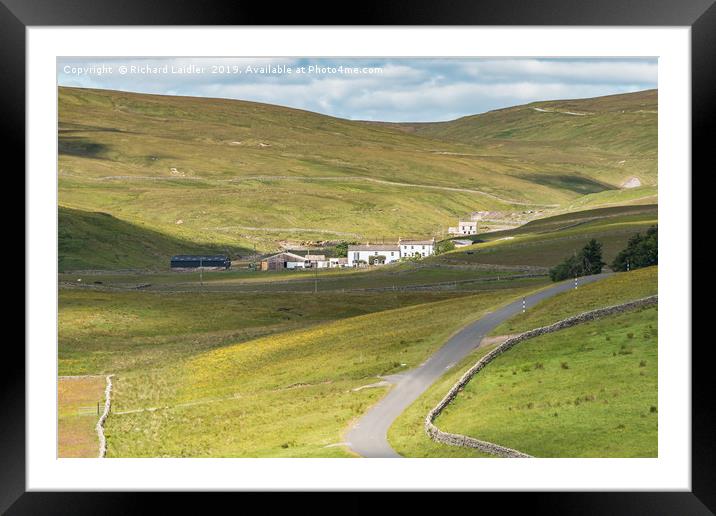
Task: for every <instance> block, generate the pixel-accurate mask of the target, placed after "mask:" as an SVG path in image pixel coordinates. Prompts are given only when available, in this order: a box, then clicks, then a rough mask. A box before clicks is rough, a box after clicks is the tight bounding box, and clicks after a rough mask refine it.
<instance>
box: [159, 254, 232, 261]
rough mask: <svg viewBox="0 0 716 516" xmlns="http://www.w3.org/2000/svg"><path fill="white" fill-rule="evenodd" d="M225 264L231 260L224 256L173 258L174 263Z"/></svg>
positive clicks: (182, 255) (190, 255) (180, 255)
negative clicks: (200, 262) (201, 262)
mask: <svg viewBox="0 0 716 516" xmlns="http://www.w3.org/2000/svg"><path fill="white" fill-rule="evenodd" d="M199 260H201V261H203V262H225V261H228V260H229V257H228V256H224V255H193V254H178V255H176V256H172V261H173V262H198V261H199Z"/></svg>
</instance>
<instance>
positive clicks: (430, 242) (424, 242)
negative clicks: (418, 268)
mask: <svg viewBox="0 0 716 516" xmlns="http://www.w3.org/2000/svg"><path fill="white" fill-rule="evenodd" d="M398 245H435V239H434V238H432V239H430V240H402V239H401V240H399V241H398Z"/></svg>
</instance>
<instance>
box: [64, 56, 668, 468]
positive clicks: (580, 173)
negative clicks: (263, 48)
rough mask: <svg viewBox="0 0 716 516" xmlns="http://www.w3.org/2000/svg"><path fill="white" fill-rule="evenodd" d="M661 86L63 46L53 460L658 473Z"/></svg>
mask: <svg viewBox="0 0 716 516" xmlns="http://www.w3.org/2000/svg"><path fill="white" fill-rule="evenodd" d="M657 72H658V60H657V59H656V58H624V57H619V58H609V57H600V58H556V57H552V58H521V57H514V58H336V57H331V58H296V57H290V58H288V57H287V58H280V57H275V58H260V57H256V58H246V57H241V58H239V57H236V58H228V57H215V58H211V57H206V58H194V57H192V58H188V57H147V58H141V57H127V58H120V57H106V58H105V57H66V58H58V59H57V120H58V125H57V158H58V167H57V171H56V174H57V176H56V177H57V199H58V205H57V249H58V262H57V278H58V279H57V281H58V285H57V287H58V290H57V298H58V300H57V304H58V313H57V317H58V320H57V338H58V341H57V349H56V353H57V410H58V420H57V457H59V458H101V459H112V458H134V457H142V458H184V457H202V458H207V457H208V458H249V457H257V458H345V459H361V458H391V457H392V458H453V457H454V458H533V457H534V458H645V457H647V458H648V457H658V455H659V453H658V451H659V440H658V412H659V407H658V388H657V386H658V376H657V371H658V124H657V121H658V84H657V75H658V73H657ZM662 86H663V85H662ZM486 464H493V462H486Z"/></svg>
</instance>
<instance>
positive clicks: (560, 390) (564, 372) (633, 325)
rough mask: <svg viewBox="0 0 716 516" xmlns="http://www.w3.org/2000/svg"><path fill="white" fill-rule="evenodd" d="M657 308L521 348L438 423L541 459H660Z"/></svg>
mask: <svg viewBox="0 0 716 516" xmlns="http://www.w3.org/2000/svg"><path fill="white" fill-rule="evenodd" d="M657 326H658V321H657V309H656V308H649V309H644V310H641V311H636V312H631V313H625V314H620V315H615V316H611V317H608V318H605V319H602V320H599V321H595V322H591V323H588V324H584V325H580V326H576V327H573V328H569V329H566V330H562V331H559V332H557V333H553V334H549V335H544V336H541V337H538V338H535V339H532V340H529V341H525V342H523V343H520V344H518V347H516V348H514V349H512V350H510V351H509V352H508V353H505V354H503V355H501V356H500V357H498V358H497V359H496V360H495V361H494V362H492V363H490V365H489V366H487V367H486V368H485V369H484V370H483V371H482V372H481V373H479V374H478V375H476V376H475V377H474V378H473V379H472V381H471V382H470V383H469V384H468V385H467V386H466V387H465V389H464V390H463V391H462V392H461V393H460V394H459V395H458V397H457V398H456V399H455V400H454V401H453V403H452V404H451V405H450V406H448V407H447V409H446V410H445V411H444V412H443V414H441V415H440V416H439V417H438V418H437V420H436V422H435V424H436V425H437V426H438V427H439V428H440V429H442V430H443V431H446V432H451V433H460V434H465V435H470V436H473V437H476V438H479V439H482V440H485V441H489V442H494V443H498V444H500V445H503V446H507V447H510V448H514V449H518V450H520V451H522V452H524V453H527V454H530V455H533V456H537V457H656V456H657V455H658V439H657V436H658V434H657V411H658V408H657V407H658V401H657Z"/></svg>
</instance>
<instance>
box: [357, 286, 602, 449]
mask: <svg viewBox="0 0 716 516" xmlns="http://www.w3.org/2000/svg"><path fill="white" fill-rule="evenodd" d="M610 275H611V273H603V274H596V275H593V276H584V277H581V278H579V283H578V284H579V285H584V284H586V283H591V282H593V281H597V280H600V279H603V278H606V277H608V276H610ZM573 288H574V280H568V281H564V282H561V283H557V284H556V285H554V286H552V287H549V288H547V289H545V290H542V291H540V292H537V293H535V294H532V295H529V296H526V298H525V299H526V302H527V309H528V310H529V307H531V306H534V305H535V304H536V303H538V302H540V301H542V300H544V299H547V298H549V297H552V296H554V295H555V294H558V293H560V292H565V291H567V290H570V289H573ZM521 310H522V299H519V300H517V301H515V302H513V303H510V304H509V305H507V306H504V307H502V308H500V309H498V310H497V311H495V312H491V313H488V314H487V315H485V316H484V317H483V318H482V319H479V320H477V321H475V322H473V323H470V324H468V325H467V326H465V327H464V328H463V329H462V330H460V331H459V332H458V333H456V334H454V335H453V336H452V337H450V338H449V339H448V341H447V342H446V343H445V344H444V345H443V346H442V347H441V348H440V349H438V350H437V351H436V352H435V353H434V354H433V355H431V356H430V358H428V359H427V360H426V361H425V362H423V364H421V365H420V366H419V367H417V368H415V369H411V370H410V371H406V372H405V373H401V374H399V375H393V376H389V377H386V378H385V379H386V380H388V381H389V382H390V383H393V384H394V386H393V388H392V389H391V390H390V391H389V392H388V394H387V395H386V396H385V397H384V398H383V399H381V400H380V401H379V402H378V403H376V404H375V405H374V406H373V407H371V408H370V409H369V410H368V412H366V413H365V414H364V415H363V417H361V418H360V419H358V420H357V421H356V422H355V423H354V424H353V427H352V428H351V429H350V430H349V432H348V434H347V435H346V440H347V445H348V447H349V448H350V449H351V450H353V451H354V452H356V453H357V454H358V455H360V456H362V457H382V458H399V457H401V455H399V454H398V453H397V452H396V451H395V450H393V448H391V447H390V444H388V439H387V433H388V428H390V426H391V425H392V424H393V421H395V419H396V418H397V417H398V416H399V415H400V414H402V413H403V411H404V410H405V409H406V408H408V406H410V404H411V403H413V401H415V400H416V399H417V398H418V397H419V396H420V395H421V394H422V393H423V392H425V391H426V390H427V388H428V387H430V386H431V385H432V384H433V382H435V381H436V380H437V379H438V378H440V377H441V376H442V375H443V374H445V372H447V371H448V370H449V369H450V368H452V367H453V366H454V365H455V364H457V363H458V362H459V361H460V360H462V359H463V358H464V357H465V356H467V355H468V354H469V353H470V352H471V351H472V350H474V349H475V348H476V347H477V346H478V345H479V344H480V341H481V340H482V338H483V337H484V336H486V335H487V334H488V333H490V332H491V331H492V330H493V329H494V328H495V327H496V326H497V325H499V324H500V323H502V322H503V321H505V320H506V319H509V318H510V317H512V316H513V315H515V314H517V313H519V312H520V311H521ZM426 415H427V414H426Z"/></svg>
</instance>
